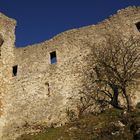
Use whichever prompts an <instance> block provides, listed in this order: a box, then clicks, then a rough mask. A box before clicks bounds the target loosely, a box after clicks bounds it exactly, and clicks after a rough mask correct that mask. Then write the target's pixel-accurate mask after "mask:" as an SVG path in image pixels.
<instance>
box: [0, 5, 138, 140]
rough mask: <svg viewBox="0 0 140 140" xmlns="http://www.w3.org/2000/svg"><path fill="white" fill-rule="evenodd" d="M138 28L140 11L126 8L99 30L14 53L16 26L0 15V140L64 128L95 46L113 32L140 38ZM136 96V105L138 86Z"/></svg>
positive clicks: (63, 36) (72, 33)
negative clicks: (44, 127)
mask: <svg viewBox="0 0 140 140" xmlns="http://www.w3.org/2000/svg"><path fill="white" fill-rule="evenodd" d="M139 22H140V7H128V8H125V9H122V10H120V11H118V12H117V14H115V15H113V16H110V17H109V18H108V19H106V20H104V21H103V22H101V23H98V24H97V25H91V26H87V27H83V28H79V29H73V30H69V31H66V32H63V33H60V34H58V35H57V36H55V37H54V38H52V39H50V40H48V41H45V42H42V43H39V44H35V45H32V46H27V47H24V48H16V47H15V45H14V43H15V26H16V21H15V20H13V19H10V18H8V17H6V16H5V15H3V14H0V81H1V82H0V140H14V139H15V138H16V137H18V136H19V135H21V134H23V133H24V132H25V131H30V130H25V128H24V126H25V125H27V124H28V125H44V124H45V125H48V126H51V125H52V124H57V125H61V124H64V123H65V122H66V121H67V118H66V109H67V108H72V107H73V108H74V106H75V105H76V101H77V99H78V93H79V92H80V91H81V90H82V89H83V86H82V85H83V81H85V80H84V79H88V75H85V71H86V72H87V71H90V70H91V63H90V62H91V61H92V60H91V59H89V58H90V54H91V50H92V47H94V44H95V43H99V42H102V41H103V40H104V36H105V35H106V34H108V33H110V34H111V33H112V34H113V33H114V32H119V33H121V34H122V35H125V36H130V35H134V36H138V37H140V32H139V30H138V27H136V24H137V23H139ZM52 52H53V55H52ZM51 55H52V56H51ZM51 57H54V59H57V62H56V63H55V64H51ZM87 81H88V80H87ZM86 84H90V83H88V82H87V83H86ZM134 95H136V97H135V101H133V103H134V104H136V103H137V102H139V100H140V86H139V88H138V89H137V90H136V91H135V93H134ZM71 99H72V100H71Z"/></svg>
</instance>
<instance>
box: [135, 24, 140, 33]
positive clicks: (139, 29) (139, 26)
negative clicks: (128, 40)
mask: <svg viewBox="0 0 140 140" xmlns="http://www.w3.org/2000/svg"><path fill="white" fill-rule="evenodd" d="M136 27H137V29H138V31H139V32H140V22H138V23H136Z"/></svg>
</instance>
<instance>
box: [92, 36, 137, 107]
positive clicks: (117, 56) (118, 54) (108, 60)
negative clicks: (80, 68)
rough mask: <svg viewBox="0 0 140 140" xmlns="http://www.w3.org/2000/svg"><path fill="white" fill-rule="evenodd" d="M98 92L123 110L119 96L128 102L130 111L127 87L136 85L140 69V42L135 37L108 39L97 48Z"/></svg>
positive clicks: (95, 51)
mask: <svg viewBox="0 0 140 140" xmlns="http://www.w3.org/2000/svg"><path fill="white" fill-rule="evenodd" d="M93 55H94V61H95V65H94V71H95V73H96V76H97V79H96V80H95V82H96V83H97V85H98V88H97V92H98V93H103V94H104V95H105V96H106V97H108V99H109V100H108V102H109V103H110V104H111V105H112V106H114V107H115V108H120V105H119V101H118V96H119V95H120V94H122V95H123V97H124V98H125V99H126V104H127V109H128V110H129V109H130V101H129V93H128V91H127V87H128V86H130V85H131V84H133V83H134V80H135V79H136V78H137V77H136V75H138V73H140V72H139V70H140V40H139V39H137V38H135V37H132V36H131V37H129V38H121V37H120V36H111V35H109V36H107V37H106V38H105V41H104V43H101V44H97V45H96V46H94V49H93Z"/></svg>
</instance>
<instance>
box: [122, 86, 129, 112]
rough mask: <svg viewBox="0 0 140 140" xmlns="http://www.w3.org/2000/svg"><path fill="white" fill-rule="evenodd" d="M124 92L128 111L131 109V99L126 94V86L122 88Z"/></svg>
mask: <svg viewBox="0 0 140 140" xmlns="http://www.w3.org/2000/svg"><path fill="white" fill-rule="evenodd" d="M122 92H123V95H124V96H125V99H126V103H127V111H130V101H129V96H128V95H127V94H126V88H122Z"/></svg>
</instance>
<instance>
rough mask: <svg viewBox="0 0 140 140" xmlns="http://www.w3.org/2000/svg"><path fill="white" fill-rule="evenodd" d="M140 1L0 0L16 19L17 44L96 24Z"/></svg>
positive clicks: (7, 13) (7, 11)
mask: <svg viewBox="0 0 140 140" xmlns="http://www.w3.org/2000/svg"><path fill="white" fill-rule="evenodd" d="M132 5H136V6H139V5H140V0H0V12H2V13H4V14H6V15H7V16H9V17H12V18H14V19H16V20H17V27H16V46H18V47H19V46H26V45H28V44H34V43H38V42H41V41H45V40H48V39H50V38H51V37H53V36H55V35H56V34H58V33H60V32H63V31H65V30H68V29H73V28H79V27H82V26H86V25H90V24H96V23H98V22H99V21H102V20H103V19H105V18H107V17H108V16H109V15H112V14H114V13H116V11H117V10H119V9H122V8H124V7H127V6H132Z"/></svg>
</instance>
